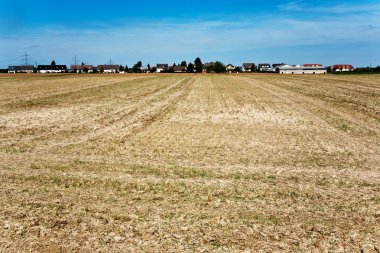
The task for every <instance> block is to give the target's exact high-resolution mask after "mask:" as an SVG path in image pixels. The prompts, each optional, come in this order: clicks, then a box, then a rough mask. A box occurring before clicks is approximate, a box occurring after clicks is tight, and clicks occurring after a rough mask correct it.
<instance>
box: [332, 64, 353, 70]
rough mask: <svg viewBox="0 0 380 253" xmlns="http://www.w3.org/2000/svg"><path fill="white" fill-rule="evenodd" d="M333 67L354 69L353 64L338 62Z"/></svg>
mask: <svg viewBox="0 0 380 253" xmlns="http://www.w3.org/2000/svg"><path fill="white" fill-rule="evenodd" d="M333 67H334V69H353V68H354V67H353V66H352V65H351V64H336V65H334V66H333Z"/></svg>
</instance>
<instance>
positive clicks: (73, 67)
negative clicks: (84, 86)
mask: <svg viewBox="0 0 380 253" xmlns="http://www.w3.org/2000/svg"><path fill="white" fill-rule="evenodd" d="M70 70H72V71H76V72H77V73H80V72H86V73H92V72H94V66H93V65H85V64H84V65H71V66H70Z"/></svg>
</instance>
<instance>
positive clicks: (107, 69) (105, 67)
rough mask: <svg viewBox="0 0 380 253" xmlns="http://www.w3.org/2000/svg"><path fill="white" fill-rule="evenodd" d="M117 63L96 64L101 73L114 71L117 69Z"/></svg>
mask: <svg viewBox="0 0 380 253" xmlns="http://www.w3.org/2000/svg"><path fill="white" fill-rule="evenodd" d="M119 68H120V66H119V65H109V64H108V65H107V64H104V65H98V70H99V71H100V72H103V73H116V72H118V71H119Z"/></svg>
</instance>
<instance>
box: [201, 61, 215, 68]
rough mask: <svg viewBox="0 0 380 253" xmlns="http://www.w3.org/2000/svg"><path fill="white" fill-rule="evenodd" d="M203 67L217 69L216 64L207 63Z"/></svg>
mask: <svg viewBox="0 0 380 253" xmlns="http://www.w3.org/2000/svg"><path fill="white" fill-rule="evenodd" d="M203 66H204V67H205V68H209V67H215V62H206V63H205V64H203Z"/></svg>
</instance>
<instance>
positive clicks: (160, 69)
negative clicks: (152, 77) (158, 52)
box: [156, 64, 169, 73]
mask: <svg viewBox="0 0 380 253" xmlns="http://www.w3.org/2000/svg"><path fill="white" fill-rule="evenodd" d="M156 68H157V70H156V71H157V73H161V72H164V71H168V70H169V64H157V65H156Z"/></svg>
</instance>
